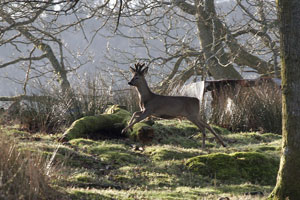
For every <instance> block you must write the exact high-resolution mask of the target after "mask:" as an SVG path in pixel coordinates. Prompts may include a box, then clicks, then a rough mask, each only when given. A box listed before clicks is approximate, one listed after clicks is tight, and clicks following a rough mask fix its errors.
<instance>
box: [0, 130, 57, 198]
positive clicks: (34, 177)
mask: <svg viewBox="0 0 300 200" xmlns="http://www.w3.org/2000/svg"><path fill="white" fill-rule="evenodd" d="M46 171H48V169H47V165H46V162H45V159H43V158H42V157H41V156H37V155H34V154H32V153H30V152H28V151H20V150H18V148H17V143H16V142H15V141H14V140H12V139H10V138H9V137H8V136H6V135H5V134H4V133H2V132H0V199H5V200H40V199H57V198H59V196H60V195H59V193H58V192H56V191H55V190H53V189H52V188H51V187H50V185H49V181H50V177H49V176H47V175H46Z"/></svg>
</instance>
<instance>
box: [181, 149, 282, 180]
mask: <svg viewBox="0 0 300 200" xmlns="http://www.w3.org/2000/svg"><path fill="white" fill-rule="evenodd" d="M186 165H187V166H188V167H189V169H191V170H192V171H194V172H196V173H199V174H201V175H203V176H210V177H212V178H216V179H218V180H222V181H227V182H230V183H242V182H251V183H259V184H263V185H272V184H275V182H276V176H277V171H278V166H279V160H277V159H274V158H271V157H267V156H265V155H264V154H262V153H258V152H237V153H232V154H225V153H215V154H208V155H201V156H197V157H193V158H191V159H189V160H188V161H187V162H186Z"/></svg>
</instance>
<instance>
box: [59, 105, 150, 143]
mask: <svg viewBox="0 0 300 200" xmlns="http://www.w3.org/2000/svg"><path fill="white" fill-rule="evenodd" d="M130 118H131V114H130V113H129V112H128V111H127V110H124V109H122V108H121V107H119V106H117V105H113V106H111V107H110V108H108V109H107V110H106V111H105V113H104V114H101V115H99V116H87V117H83V118H80V119H78V120H76V121H75V122H73V123H72V125H71V127H70V128H69V129H67V130H66V131H65V133H64V137H65V138H66V139H67V140H72V139H76V138H92V139H99V138H101V139H102V138H119V137H122V135H121V130H122V129H123V128H124V127H125V126H127V122H128V121H129V120H130ZM153 135H154V132H153V129H152V128H151V126H150V125H148V124H147V123H143V122H141V123H136V124H135V125H134V126H133V131H130V130H129V131H128V133H127V136H128V137H130V138H131V139H133V140H135V141H141V142H143V143H145V142H149V141H151V140H152V138H153Z"/></svg>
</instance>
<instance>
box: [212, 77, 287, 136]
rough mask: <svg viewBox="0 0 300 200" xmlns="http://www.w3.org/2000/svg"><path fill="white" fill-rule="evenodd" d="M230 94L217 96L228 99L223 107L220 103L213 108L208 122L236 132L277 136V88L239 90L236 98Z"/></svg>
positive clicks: (264, 86) (266, 85)
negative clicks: (269, 133) (223, 96)
mask: <svg viewBox="0 0 300 200" xmlns="http://www.w3.org/2000/svg"><path fill="white" fill-rule="evenodd" d="M230 92H231V93H232V91H230V90H228V91H223V94H220V95H226V97H227V96H231V97H232V99H227V104H226V106H225V108H224V104H222V103H219V104H217V105H216V107H214V108H213V112H212V117H211V119H210V120H211V122H212V123H214V124H216V125H218V126H221V127H225V128H227V129H229V130H231V131H236V132H238V131H262V132H272V133H281V91H280V89H279V88H278V87H276V86H274V85H270V84H267V83H265V84H263V85H261V86H257V87H246V88H241V90H240V92H239V94H238V95H237V96H234V95H230ZM223 99H226V98H223Z"/></svg>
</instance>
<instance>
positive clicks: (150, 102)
mask: <svg viewBox="0 0 300 200" xmlns="http://www.w3.org/2000/svg"><path fill="white" fill-rule="evenodd" d="M144 66H145V64H141V63H137V64H135V68H132V67H130V71H131V72H132V74H133V78H132V79H131V81H129V82H128V84H129V85H131V86H134V87H135V88H136V90H137V92H138V95H139V100H140V101H139V106H140V109H141V111H139V112H135V113H134V114H133V115H132V117H131V119H130V121H129V123H128V126H127V127H126V128H124V129H123V130H122V133H125V132H127V130H128V129H130V128H131V127H132V126H133V125H134V124H135V123H137V122H140V121H142V120H144V119H145V118H147V117H149V116H154V117H159V118H164V119H171V118H179V117H180V118H181V117H184V118H186V119H188V120H189V121H191V122H193V123H194V124H195V125H196V126H197V127H198V128H199V129H200V131H201V132H202V134H203V137H202V148H205V136H206V134H205V128H207V129H208V130H209V131H210V132H211V133H212V134H213V135H214V136H215V137H216V139H217V141H218V142H219V143H220V144H222V145H223V146H224V147H225V146H226V145H225V144H224V142H223V140H222V138H221V137H220V136H219V135H218V134H217V133H216V132H215V131H214V130H213V129H212V128H211V127H210V126H209V125H208V124H207V123H206V122H204V121H202V120H201V116H200V109H199V108H200V105H199V100H198V99H197V98H194V97H185V96H163V95H159V94H155V93H153V92H152V91H151V90H150V88H149V87H148V84H147V82H146V79H145V74H146V73H147V71H148V67H145V68H144Z"/></svg>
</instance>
